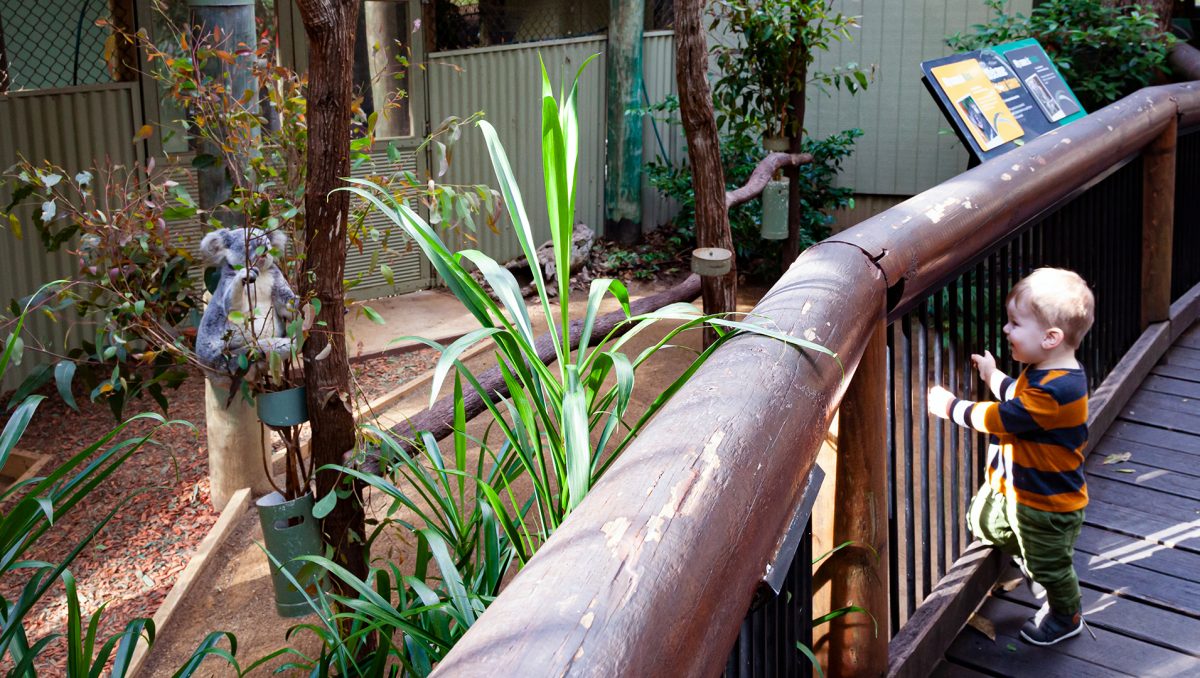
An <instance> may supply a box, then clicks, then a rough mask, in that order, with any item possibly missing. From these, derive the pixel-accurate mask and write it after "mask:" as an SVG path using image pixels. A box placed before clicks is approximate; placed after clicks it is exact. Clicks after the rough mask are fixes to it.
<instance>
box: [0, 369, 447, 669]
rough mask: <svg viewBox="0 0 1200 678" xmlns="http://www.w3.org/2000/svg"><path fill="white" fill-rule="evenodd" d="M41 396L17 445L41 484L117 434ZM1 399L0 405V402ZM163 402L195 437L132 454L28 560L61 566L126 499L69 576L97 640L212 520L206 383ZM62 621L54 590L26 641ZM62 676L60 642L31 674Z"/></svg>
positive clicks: (91, 413) (164, 576)
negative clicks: (35, 462)
mask: <svg viewBox="0 0 1200 678" xmlns="http://www.w3.org/2000/svg"><path fill="white" fill-rule="evenodd" d="M436 360H437V355H436V353H435V352H434V351H432V350H421V351H414V352H411V353H405V354H401V355H396V356H387V357H380V358H373V359H367V360H361V361H356V362H355V363H353V364H352V365H351V369H352V371H353V373H354V379H355V385H356V387H357V388H358V389H361V391H362V394H363V397H365V398H368V399H369V398H373V397H377V396H380V395H383V394H385V393H387V392H389V391H391V390H393V389H395V388H398V387H399V386H401V385H403V384H404V383H405V382H407V381H408V380H410V379H412V378H414V377H416V376H418V375H420V374H422V373H424V372H425V371H427V370H429V369H430V368H431V367H432V366H433V364H434V363H435V362H436ZM47 395H48V397H47V399H46V400H45V401H43V403H42V404H41V406H40V407H39V408H38V411H37V413H36V415H35V416H34V418H33V420H32V422H31V423H30V426H29V428H28V429H27V431H26V433H25V435H24V436H23V437H22V439H21V442H20V444H19V447H20V448H21V449H24V450H28V451H31V452H35V453H38V454H45V455H48V456H49V457H50V460H49V462H48V463H47V464H46V466H44V467H43V468H42V471H41V473H42V474H45V473H47V472H49V471H50V470H51V469H53V468H55V467H56V466H58V465H59V464H61V463H62V462H63V461H65V460H66V459H68V458H69V457H70V456H72V455H74V454H76V453H78V452H79V451H80V450H82V449H83V448H85V447H87V446H88V445H89V444H91V443H93V442H94V441H96V440H97V439H99V438H100V437H102V436H103V435H104V434H105V433H106V432H107V431H109V430H111V429H112V428H113V427H114V426H115V425H116V422H115V421H114V420H113V418H112V414H111V413H110V411H109V409H108V407H107V406H106V405H104V404H103V403H95V404H93V403H90V402H88V401H87V398H86V394H79V393H77V394H75V398H76V401H77V402H78V403H79V405H80V409H81V411H80V412H78V413H77V412H74V411H72V410H71V409H70V408H69V407H67V406H66V405H65V404H64V403H63V402H62V400H61V399H60V398H59V397H58V396H57V395H55V394H53V393H51V392H50V391H47ZM8 397H9V396H8V395H5V396H4V397H3V402H7V400H8ZM169 398H170V404H171V409H170V412H169V413H168V414H169V418H171V419H182V420H185V421H189V422H192V423H193V424H194V425H195V428H194V429H193V428H191V427H188V426H171V427H164V428H162V429H161V430H159V432H158V433H157V434H156V435H155V436H154V440H153V443H152V444H150V445H147V446H145V447H143V448H142V449H141V450H139V451H138V452H137V453H135V454H134V455H133V457H131V458H130V459H129V460H128V461H127V462H126V463H125V464H124V466H123V467H122V468H121V469H120V470H118V471H117V472H116V473H115V474H114V475H113V476H112V477H111V478H110V479H109V480H108V481H107V482H105V483H104V484H102V485H101V486H99V487H98V488H97V489H96V491H94V492H93V493H92V494H91V495H90V497H89V501H88V504H87V505H86V506H85V507H82V510H77V511H76V512H75V513H73V514H71V515H69V516H67V517H66V518H65V519H63V520H62V521H60V522H59V523H58V524H57V525H56V526H55V527H54V528H53V529H51V530H50V531H49V532H48V533H47V534H46V535H45V536H44V537H43V538H42V539H41V540H40V541H39V543H38V545H37V547H36V548H35V549H34V550H33V552H32V553H30V554H29V555H30V557H32V558H37V559H43V560H48V561H57V560H60V559H61V558H62V557H63V556H64V555H65V554H66V553H68V552H69V551H70V549H71V548H72V547H73V546H74V545H75V544H77V543H78V542H79V541H80V540H81V539H83V537H84V536H85V535H86V534H87V533H88V532H90V531H91V530H92V529H93V528H94V526H95V525H96V524H97V522H98V521H99V520H100V518H101V517H102V516H104V515H106V514H107V513H108V512H109V511H110V510H111V509H112V508H113V507H115V506H117V505H118V504H119V503H120V502H121V501H123V500H125V499H126V498H129V497H131V496H132V498H131V499H129V503H128V504H127V505H126V506H125V507H124V508H122V509H121V510H120V511H119V512H118V513H117V515H116V516H115V517H114V518H113V520H112V521H111V522H109V524H108V525H107V526H105V528H104V529H103V530H101V531H100V533H99V534H98V535H97V536H96V539H95V540H94V541H93V543H92V544H90V545H89V546H88V547H87V548H85V549H84V551H83V552H82V553H81V554H80V556H79V557H78V558H77V559H76V560H75V562H74V564H73V565H72V566H71V568H70V569H71V572H72V574H74V575H75V577H76V578H77V580H78V586H79V593H80V603H81V606H82V611H83V614H84V615H85V617H86V616H89V615H91V614H92V613H93V612H94V611H95V610H96V609H97V608H99V606H100V605H102V604H105V603H107V607H106V608H105V617H104V623H103V624H102V626H101V630H100V634H99V636H100V637H101V638H107V637H108V636H110V635H112V634H114V633H117V632H119V631H120V630H121V629H122V628H124V626H125V624H126V623H128V621H129V620H131V619H134V618H137V617H151V616H153V615H154V612H155V610H157V609H158V606H159V605H160V604H161V603H162V601H163V599H164V598H165V597H166V595H167V593H168V592H169V591H170V590H171V587H172V586H173V585H174V584H175V580H176V578H177V577H178V575H179V573H180V572H181V571H182V570H183V568H184V567H185V566H186V565H187V563H188V560H189V559H190V558H191V556H192V553H194V551H195V549H196V547H197V546H198V545H199V543H200V541H201V540H203V539H204V537H205V535H207V534H208V531H209V529H210V528H211V527H212V525H213V523H215V522H216V520H217V517H218V512H217V511H215V510H214V509H213V508H212V506H211V504H210V503H209V485H208V476H207V473H208V447H207V441H206V437H205V430H204V383H203V381H202V380H201V379H199V378H193V379H189V380H188V381H187V382H185V384H184V385H183V386H182V387H181V388H180V389H179V390H178V391H175V392H174V393H171V394H169ZM150 408H151V404H150V403H149V402H148V401H147V402H146V403H143V402H138V403H134V404H133V405H132V406H130V408H129V409H128V411H129V413H131V414H132V413H136V412H139V411H142V410H145V409H150ZM7 418H8V414H7V413H5V414H4V415H3V416H2V417H0V429H2V427H3V424H4V423H5V422H6V421H7ZM150 424H151V423H150V422H138V423H137V424H135V425H132V426H130V427H129V428H127V429H126V430H125V431H124V432H123V433H122V435H121V436H119V437H118V438H117V440H124V439H127V438H130V437H133V436H136V435H140V434H143V433H145V432H146V431H147V430H148V429H149V428H150ZM139 492H140V494H138V493H139ZM133 495H136V496H133ZM3 509H4V507H0V510H3ZM23 583H24V579H22V578H18V577H16V576H12V575H9V576H5V577H3V579H2V580H0V592H2V593H3V595H4V597H5V598H8V599H9V600H12V599H13V598H14V597H15V596H16V595H17V593H18V591H19V589H20V586H21V585H22V584H23ZM263 602H264V604H269V602H270V601H263ZM66 616H67V604H66V599H65V597H64V596H63V592H62V588H61V585H59V586H58V587H57V588H55V589H52V590H51V592H50V593H49V594H48V595H47V596H45V597H44V598H43V600H42V602H41V604H39V606H38V607H36V608H35V609H34V610H33V611H32V613H31V614H30V615H29V617H28V618H27V619H28V629H29V631H30V634H29V635H30V640H31V641H36V640H37V639H39V638H42V637H44V636H45V635H47V634H50V633H55V632H63V631H64V630H65V622H66ZM65 666H66V644H65V641H63V640H62V639H59V640H56V641H53V642H52V643H51V644H50V645H49V646H48V647H47V648H46V650H45V652H44V653H43V655H42V657H41V661H40V662H39V663H38V667H37V668H38V673H39V675H47V676H53V675H65ZM3 668H4V667H0V670H3Z"/></svg>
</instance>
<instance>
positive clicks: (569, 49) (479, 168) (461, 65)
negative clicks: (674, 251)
mask: <svg viewBox="0 0 1200 678" xmlns="http://www.w3.org/2000/svg"><path fill="white" fill-rule="evenodd" d="M604 45H605V39H604V38H603V37H598V38H596V37H591V38H577V39H571V40H556V41H551V42H541V43H533V44H529V45H517V46H512V47H492V48H486V49H475V50H462V51H455V52H439V53H435V54H431V55H429V61H430V62H431V63H430V66H429V68H428V70H427V71H426V73H427V76H428V78H429V120H430V123H431V124H432V125H433V126H435V127H436V126H437V124H438V123H439V122H441V121H442V120H444V119H445V118H446V117H448V116H451V115H457V116H466V115H469V114H471V113H473V112H475V111H480V110H482V111H483V112H484V114H485V118H486V119H487V120H488V122H490V123H491V124H492V125H493V126H494V127H495V128H496V132H497V134H498V135H499V137H500V141H501V142H502V143H503V144H504V149H505V151H506V152H507V153H508V160H509V164H510V165H511V166H512V169H513V172H514V173H515V175H516V178H517V183H518V185H519V186H520V188H521V196H522V198H523V201H524V203H525V211H526V213H527V214H528V215H529V218H530V220H531V221H532V222H533V230H534V235H535V236H536V238H537V239H539V240H549V239H550V226H549V221H548V219H547V217H546V187H545V184H544V183H543V180H542V155H541V148H542V142H541V105H540V102H541V96H542V80H541V71H540V70H539V67H538V54H539V53H540V54H541V57H542V60H543V61H544V62H545V64H546V71H547V72H548V73H549V74H550V79H551V81H552V82H554V83H555V89H556V91H557V88H558V85H557V81H558V79H559V77H560V73H561V74H562V76H561V77H562V78H563V79H564V80H566V81H567V84H569V83H570V79H571V78H573V77H574V76H575V71H576V70H578V69H579V66H580V64H582V63H583V62H584V60H585V59H587V58H588V57H589V56H591V55H592V54H597V53H601V52H603V51H604ZM604 68H605V66H604V56H603V55H602V54H601V56H600V57H598V58H597V59H595V60H594V61H593V62H592V63H591V64H590V65H589V66H588V67H587V69H586V70H585V71H584V72H583V74H582V76H581V77H580V80H579V102H578V111H579V169H578V174H577V177H576V189H575V218H576V221H578V222H582V223H584V224H587V225H588V226H590V227H591V228H593V229H595V230H597V232H599V230H600V229H601V228H602V226H603V223H604V185H603V178H604V128H605V125H604V105H605V104H604ZM442 181H445V182H450V183H454V184H487V185H489V186H495V185H496V179H495V175H494V173H493V172H492V166H491V161H490V160H489V159H488V154H487V149H486V148H485V146H484V143H483V134H482V133H480V132H479V130H478V129H469V130H465V131H464V133H463V135H462V138H461V139H460V140H459V142H458V143H457V144H456V146H455V149H454V156H453V159H452V162H451V165H450V171H449V172H448V173H447V175H446V176H445V177H443V178H442ZM475 235H476V237H477V238H478V242H477V243H475V244H474V245H473V246H474V247H476V248H478V249H481V250H483V251H484V252H487V253H488V254H489V255H491V256H492V257H493V258H495V259H497V260H498V261H507V260H509V259H512V258H514V257H516V256H518V255H519V254H520V251H521V250H520V246H519V245H518V243H517V239H516V237H515V236H513V234H512V229H511V227H510V226H509V224H508V221H507V219H505V220H504V221H503V222H501V225H500V227H499V230H498V232H496V233H493V232H491V231H490V230H488V229H486V228H481V229H480V230H479V232H478V233H476V234H475Z"/></svg>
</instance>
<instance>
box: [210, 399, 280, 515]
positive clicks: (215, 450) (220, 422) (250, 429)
mask: <svg viewBox="0 0 1200 678" xmlns="http://www.w3.org/2000/svg"><path fill="white" fill-rule="evenodd" d="M228 394H229V391H228V390H226V389H224V388H221V387H220V386H215V385H213V383H212V381H211V380H209V379H205V380H204V419H205V422H204V425H205V429H206V430H207V433H208V482H209V486H210V489H209V495H210V497H211V499H212V504H213V507H214V508H216V509H217V510H218V511H220V510H221V509H223V508H225V504H227V503H228V502H229V498H230V497H232V496H233V495H234V493H236V492H237V491H238V490H240V489H242V488H243V487H248V488H250V492H251V494H253V495H254V496H259V495H262V494H266V493H268V492H270V491H272V490H273V489H274V488H273V487H272V486H271V482H270V480H269V479H268V477H267V471H266V469H267V464H268V463H269V462H270V460H269V459H267V455H268V454H270V450H271V433H270V431H268V430H267V427H265V426H263V425H262V424H261V423H260V422H259V421H258V414H257V413H256V412H255V411H254V405H253V404H252V403H249V402H247V401H246V399H245V398H243V397H242V396H240V395H238V396H235V397H234V399H233V402H232V403H230V404H229V407H225V401H226V399H227V398H228V397H229V396H228Z"/></svg>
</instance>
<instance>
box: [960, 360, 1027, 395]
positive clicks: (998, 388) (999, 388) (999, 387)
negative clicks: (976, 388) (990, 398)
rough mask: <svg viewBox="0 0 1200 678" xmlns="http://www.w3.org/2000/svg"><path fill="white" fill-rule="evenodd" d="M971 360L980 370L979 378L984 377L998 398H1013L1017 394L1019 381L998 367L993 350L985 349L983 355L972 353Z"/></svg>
mask: <svg viewBox="0 0 1200 678" xmlns="http://www.w3.org/2000/svg"><path fill="white" fill-rule="evenodd" d="M971 362H972V363H973V364H974V365H975V369H976V370H979V378H980V379H983V383H985V384H987V386H988V390H990V391H991V392H992V395H994V396H996V399H997V400H999V401H1000V402H1004V401H1005V400H1012V398H1013V396H1014V395H1016V390H1017V381H1016V380H1015V379H1013V378H1012V377H1010V376H1008V375H1007V374H1005V373H1003V372H1001V371H1000V370H999V369H997V368H996V358H995V356H993V355H992V353H991V351H984V352H983V355H979V354H978V353H972V354H971Z"/></svg>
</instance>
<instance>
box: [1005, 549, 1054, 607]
mask: <svg viewBox="0 0 1200 678" xmlns="http://www.w3.org/2000/svg"><path fill="white" fill-rule="evenodd" d="M1013 562H1014V563H1016V564H1017V568H1019V569H1020V570H1021V574H1022V575H1024V576H1025V587H1026V588H1028V589H1029V594H1030V595H1031V596H1033V597H1034V599H1035V600H1045V599H1046V587H1044V586H1042V585H1041V584H1039V583H1037V582H1035V581H1034V580H1033V575H1031V574H1029V570H1028V569H1026V568H1025V561H1024V560H1022V559H1021V557H1020V556H1013Z"/></svg>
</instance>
